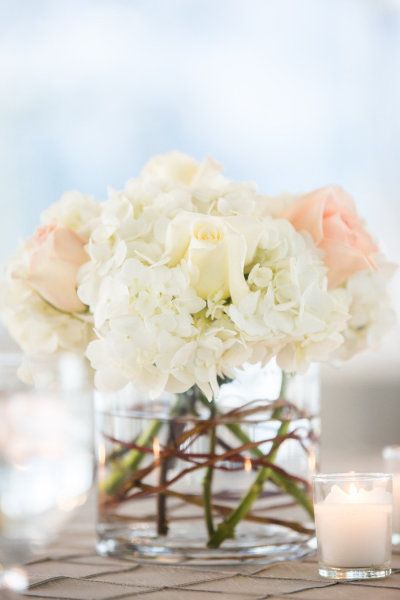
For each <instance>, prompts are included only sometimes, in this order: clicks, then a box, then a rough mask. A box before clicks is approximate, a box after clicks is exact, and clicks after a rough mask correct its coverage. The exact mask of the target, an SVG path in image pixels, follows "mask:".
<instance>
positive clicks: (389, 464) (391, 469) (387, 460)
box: [383, 445, 400, 547]
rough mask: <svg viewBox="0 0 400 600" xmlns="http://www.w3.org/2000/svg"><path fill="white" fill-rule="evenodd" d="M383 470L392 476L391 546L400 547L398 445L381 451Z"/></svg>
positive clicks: (399, 453)
mask: <svg viewBox="0 0 400 600" xmlns="http://www.w3.org/2000/svg"><path fill="white" fill-rule="evenodd" d="M383 463H384V467H383V468H384V469H385V471H387V472H388V473H392V475H393V536H392V541H393V545H395V546H396V547H397V546H400V445H399V446H386V448H384V449H383Z"/></svg>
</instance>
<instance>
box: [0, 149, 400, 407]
mask: <svg viewBox="0 0 400 600" xmlns="http://www.w3.org/2000/svg"><path fill="white" fill-rule="evenodd" d="M327 190H328V191H327V192H325V191H324V190H319V191H317V192H316V193H314V195H312V194H311V196H306V197H305V198H304V197H303V199H302V201H301V202H302V204H298V199H297V198H296V197H294V196H280V197H278V198H271V197H267V196H263V195H261V194H259V193H258V191H257V189H256V187H255V186H254V185H253V184H248V183H237V182H233V181H230V180H228V179H227V178H226V177H224V176H223V175H222V173H221V168H220V166H219V165H218V164H217V163H215V162H214V161H213V160H211V159H207V160H205V161H204V162H203V163H197V162H196V161H194V160H193V159H191V158H190V157H187V156H185V155H183V154H180V153H177V152H172V153H169V154H167V155H164V156H158V157H155V158H154V159H152V160H151V161H150V162H149V163H148V164H147V165H146V166H145V167H144V169H143V171H142V172H141V174H140V175H139V177H137V178H135V179H132V180H131V181H129V182H128V183H127V185H126V187H125V189H123V190H122V191H114V190H110V193H109V199H108V200H107V201H106V202H103V203H101V204H99V203H96V202H95V201H93V200H91V199H90V198H87V197H86V196H83V195H81V194H79V193H69V194H65V195H64V196H63V198H62V199H61V200H60V201H59V202H58V203H56V204H55V205H53V206H52V207H50V208H49V209H48V210H47V211H46V212H45V213H44V215H43V219H42V222H43V225H44V227H41V228H40V229H39V230H38V231H37V232H36V235H35V236H34V238H32V239H31V240H29V241H28V242H26V243H25V244H24V245H23V246H22V248H21V250H20V251H19V253H18V254H17V256H16V257H15V258H14V259H13V260H12V261H11V262H10V264H9V266H8V269H7V273H6V283H5V285H4V286H3V294H2V295H3V298H2V303H1V304H2V314H3V318H4V320H5V322H6V325H7V326H8V328H9V330H10V332H11V334H12V335H13V336H14V337H15V339H16V340H17V341H18V342H19V344H20V345H21V346H22V348H23V350H24V351H25V352H27V353H28V354H42V353H52V352H57V351H59V350H64V349H66V350H73V351H78V352H86V354H87V356H88V358H89V359H90V361H91V364H92V366H93V368H94V370H95V372H96V376H95V378H96V383H97V386H98V387H99V388H100V389H120V388H122V387H123V386H125V385H126V384H127V383H128V382H134V384H135V386H137V387H138V388H139V389H141V390H143V391H145V392H146V393H149V394H150V395H151V396H153V397H157V396H158V395H160V394H161V393H162V392H163V391H164V390H166V391H169V392H183V391H185V390H187V389H189V388H190V387H192V386H193V385H198V386H199V387H200V388H201V389H202V391H203V392H204V394H205V395H206V396H207V397H209V398H210V397H211V396H212V395H213V394H216V393H217V391H218V378H219V377H233V376H234V371H235V368H237V367H240V366H241V365H243V364H244V363H245V362H250V363H256V362H261V363H262V364H265V363H266V362H268V360H270V358H271V357H276V359H277V362H278V364H279V365H280V366H281V367H282V368H283V369H285V370H288V371H303V370H305V369H306V368H307V366H308V365H309V364H310V362H314V361H321V360H328V359H331V358H337V357H338V356H339V357H340V358H347V357H348V356H350V355H352V354H353V353H355V352H358V351H360V350H361V349H363V348H364V347H366V346H368V345H370V344H371V343H374V342H375V341H376V340H377V339H378V338H379V337H380V335H381V334H382V332H384V330H385V329H387V328H388V327H389V326H390V324H391V322H392V316H393V315H392V313H391V310H390V308H389V300H388V297H387V294H386V291H385V290H386V283H387V279H388V278H389V277H390V275H391V271H392V268H391V267H389V266H388V265H387V264H384V263H382V264H378V266H377V270H375V271H372V270H370V269H368V268H365V270H362V271H359V272H358V273H356V274H353V275H352V276H351V277H350V278H347V279H346V280H345V281H344V283H343V282H341V283H340V285H336V287H332V286H331V287H329V285H328V277H327V274H328V273H329V274H331V269H332V267H331V266H330V265H329V264H328V263H327V262H326V260H324V256H325V255H324V250H323V249H319V247H317V246H318V244H317V241H316V239H315V236H316V235H317V236H318V235H320V231H321V228H322V225H321V223H319V224H318V223H317V220H318V219H319V218H320V217H318V215H320V214H321V211H320V210H319V209H318V210H314V211H311V212H310V210H308V208H307V207H308V206H309V205H310V206H311V203H314V204H315V203H319V204H321V203H324V202H325V203H326V202H329V203H331V204H330V206H333V205H334V209H335V210H336V211H338V219H340V210H342V208H343V203H341V201H340V199H336V196H335V194H336V195H337V194H340V193H341V192H340V190H339V191H338V189H337V188H334V189H331V188H329V189H327ZM324 194H325V195H324ZM326 194H327V196H326ZM325 196H326V197H327V199H326V197H325ZM332 203H333V204H332ZM304 206H305V207H306V208H303V207H304ZM293 207H299V209H301V210H302V211H303V212H301V213H300V216H299V213H297V215H296V217H295V221H296V219H297V222H299V223H302V224H305V225H307V227H308V229H307V227H306V228H304V227H297V229H296V228H295V222H294V221H290V218H289V216H288V214H289V213H288V212H287V211H288V210H290V211H292V210H293ZM345 207H346V210H347V211H350V213H351V211H352V205H351V203H350V201H349V200H347V199H345ZM326 214H327V217H326V219H327V224H326V226H327V228H328V230H329V228H330V231H331V232H332V231H333V233H334V235H336V236H337V237H338V244H339V246H338V247H339V250H340V244H341V243H346V240H347V238H346V234H344V237H343V236H342V237H343V239H342V238H340V236H341V235H342V231H345V228H346V227H347V223H350V222H351V220H352V219H353V221H354V223H359V222H358V221H356V220H355V219H354V217H353V216H352V213H351V214H350V217H349V218H347V216H346V218H345V220H344V221H343V223H342V225H341V229H340V228H339V230H338V229H337V228H336V229H335V227H334V226H333V224H332V222H331V221H329V219H330V215H331V214H332V211H331V210H328V211H327V213H326ZM292 223H293V224H292ZM355 226H356V225H355ZM357 227H358V230H357V231H358V233H357V236H358V237H357V236H353V237H354V239H357V240H358V241H357V243H359V246H360V248H361V250H360V251H363V248H364V246H365V247H366V248H368V249H369V251H371V252H373V250H374V246H373V244H372V242H370V241H369V238H368V237H366V234H365V235H364V234H363V233H362V231H361V229H360V227H361V226H360V225H359V224H357ZM360 231H361V233H360ZM313 234H314V237H313ZM339 238H340V239H339ZM343 240H344V241H343ZM362 244H364V246H362ZM329 250H330V252H331V254H330V257H331V256H332V245H330V246H329ZM345 250H346V251H347V254H348V255H349V256H350V257H351V256H352V254H351V253H352V252H353V249H352V248H350V249H347V248H345ZM347 254H346V253H345V254H344V255H343V256H347ZM340 256H342V255H340ZM325 258H326V257H325ZM343 260H344V259H343ZM361 264H362V263H361ZM366 264H367V263H366ZM342 266H343V265H338V267H342ZM344 266H346V265H344ZM344 272H345V271H343V270H342V271H341V272H340V273H339V275H340V276H341V277H342V278H343V273H344Z"/></svg>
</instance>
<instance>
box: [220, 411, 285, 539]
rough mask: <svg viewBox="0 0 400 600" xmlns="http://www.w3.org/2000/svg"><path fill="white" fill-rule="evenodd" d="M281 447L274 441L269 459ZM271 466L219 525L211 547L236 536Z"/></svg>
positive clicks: (268, 475) (283, 428) (272, 457)
mask: <svg viewBox="0 0 400 600" xmlns="http://www.w3.org/2000/svg"><path fill="white" fill-rule="evenodd" d="M281 411H282V409H277V410H276V411H274V414H273V415H272V417H273V418H278V417H279V416H280V414H277V413H280V412H281ZM289 424H290V422H289V421H282V423H281V425H280V427H279V430H278V433H277V436H284V435H285V434H286V433H287V431H288V429H289ZM278 449H279V444H278V443H273V444H272V448H271V450H270V451H269V452H268V454H267V455H266V458H267V459H268V460H269V461H271V462H272V461H274V460H275V457H276V454H277V452H278ZM271 474H272V469H271V467H262V469H260V471H259V473H258V475H257V477H256V479H255V480H254V482H253V483H252V485H251V486H250V488H249V490H248V491H247V493H246V494H245V495H244V496H243V498H242V500H241V501H240V504H239V505H238V506H237V507H236V508H235V510H233V511H232V512H231V514H230V515H229V516H228V517H227V518H226V519H225V520H224V521H223V522H222V523H220V525H219V526H218V528H217V530H216V531H215V532H214V534H213V535H212V536H211V537H210V540H209V542H208V547H209V548H219V546H220V545H221V544H222V542H223V541H224V540H226V539H228V538H232V537H234V533H235V527H236V525H237V524H238V523H239V522H240V521H241V520H242V519H243V518H244V517H245V516H246V515H247V513H248V512H249V511H250V510H251V508H252V506H253V504H254V502H255V501H256V500H257V498H258V497H259V496H260V494H261V492H262V489H263V486H264V483H265V482H266V481H267V479H269V478H270V477H271Z"/></svg>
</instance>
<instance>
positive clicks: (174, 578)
mask: <svg viewBox="0 0 400 600" xmlns="http://www.w3.org/2000/svg"><path fill="white" fill-rule="evenodd" d="M94 543H95V537H94V509H93V505H91V504H88V505H87V506H86V507H84V509H83V510H81V511H80V512H79V513H77V514H76V516H75V518H74V520H73V521H72V522H71V523H70V524H69V525H68V527H67V529H66V531H65V532H64V533H63V534H62V536H60V538H59V540H58V541H57V543H55V544H53V546H51V547H49V549H48V550H47V552H46V553H45V554H43V555H42V556H37V557H36V559H35V560H34V561H32V562H30V563H29V564H28V565H27V572H28V575H29V580H30V587H29V589H28V590H27V591H26V592H25V594H24V595H23V596H22V597H23V598H32V599H35V600H50V599H53V600H55V599H57V600H91V599H93V600H119V599H121V600H122V599H124V600H129V599H130V598H132V599H135V600H142V599H143V600H211V599H212V600H235V599H237V600H261V599H264V598H265V599H267V598H268V599H271V600H273V599H278V598H280V599H284V598H285V599H289V598H292V599H296V600H302V599H303V600H305V599H306V600H342V599H343V600H358V599H360V600H361V599H362V600H380V599H382V600H400V553H399V554H394V555H393V569H394V572H393V575H392V576H391V577H388V578H386V579H382V580H370V581H368V582H354V583H337V582H333V581H330V580H326V579H322V578H320V577H319V575H318V571H317V563H316V557H315V555H313V556H308V557H307V558H306V559H304V560H302V561H293V562H284V563H283V562H281V563H276V564H274V565H268V566H265V565H264V566H263V565H254V564H253V565H250V564H243V565H236V566H233V567H227V566H216V567H209V566H207V567H194V566H190V567H189V566H175V565H174V566H169V565H160V564H137V563H132V562H131V561H127V560H118V559H116V558H112V557H110V558H103V557H100V556H96V554H95V551H94ZM0 597H1V593H0Z"/></svg>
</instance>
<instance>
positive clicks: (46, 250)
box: [28, 225, 88, 313]
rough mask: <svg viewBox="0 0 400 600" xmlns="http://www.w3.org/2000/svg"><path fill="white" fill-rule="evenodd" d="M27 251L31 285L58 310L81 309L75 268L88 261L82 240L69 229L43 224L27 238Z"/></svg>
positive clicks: (82, 307) (73, 310)
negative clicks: (28, 243)
mask: <svg viewBox="0 0 400 600" xmlns="http://www.w3.org/2000/svg"><path fill="white" fill-rule="evenodd" d="M30 252H31V256H30V263H29V271H28V282H29V284H30V285H31V287H32V288H33V289H34V290H35V291H36V292H37V293H38V294H40V296H41V297H42V298H43V299H44V300H46V302H49V303H50V304H52V305H53V306H54V307H55V308H58V309H59V310H62V311H64V312H69V313H72V312H81V311H83V310H85V305H84V304H82V302H81V301H80V300H79V298H78V295H77V293H76V284H77V274H78V269H79V267H80V266H81V265H82V264H83V263H85V262H87V261H88V255H87V254H86V252H85V249H84V241H83V240H82V239H81V238H80V237H79V236H78V235H77V234H76V233H75V232H74V231H72V229H69V228H67V227H62V226H58V225H44V226H43V227H40V228H39V229H38V230H37V231H36V234H35V235H34V237H33V239H32V240H31V246H30Z"/></svg>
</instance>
